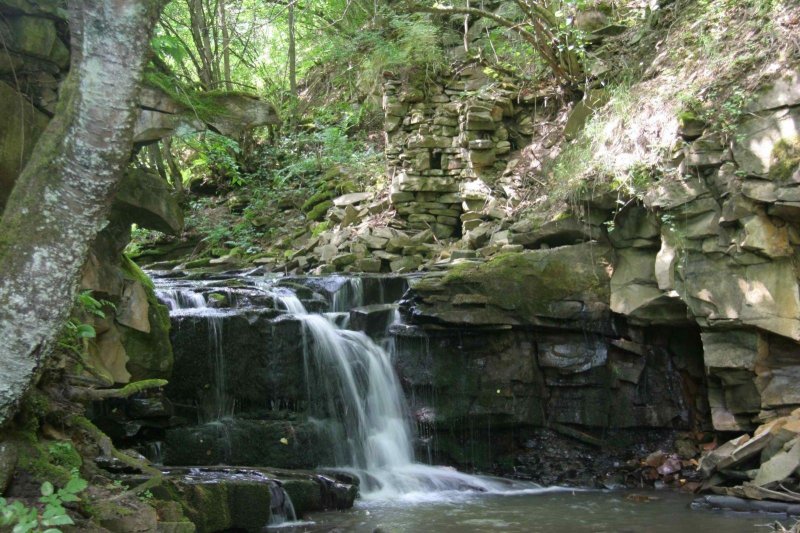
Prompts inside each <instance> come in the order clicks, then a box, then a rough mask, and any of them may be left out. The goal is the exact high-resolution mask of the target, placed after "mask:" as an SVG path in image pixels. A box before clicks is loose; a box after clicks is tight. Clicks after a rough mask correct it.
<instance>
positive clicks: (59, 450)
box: [47, 441, 83, 470]
mask: <svg viewBox="0 0 800 533" xmlns="http://www.w3.org/2000/svg"><path fill="white" fill-rule="evenodd" d="M47 455H48V456H49V457H50V463H51V464H54V465H56V466H60V467H62V468H66V469H68V470H74V469H77V468H79V467H80V466H81V464H82V463H83V460H82V459H81V456H80V454H79V453H78V451H77V450H76V449H75V447H74V446H73V445H72V443H71V442H69V441H63V442H54V443H52V444H50V445H49V446H48V447H47Z"/></svg>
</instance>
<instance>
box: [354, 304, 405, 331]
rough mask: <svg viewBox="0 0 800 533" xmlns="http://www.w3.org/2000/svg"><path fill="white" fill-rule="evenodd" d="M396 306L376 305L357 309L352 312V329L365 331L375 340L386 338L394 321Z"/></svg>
mask: <svg viewBox="0 0 800 533" xmlns="http://www.w3.org/2000/svg"><path fill="white" fill-rule="evenodd" d="M396 312H397V305H396V304H375V305H368V306H364V307H356V308H355V309H351V310H350V326H349V327H350V328H351V329H354V330H356V331H363V332H364V333H366V334H367V335H369V336H370V337H373V338H381V337H385V336H386V332H387V329H388V327H389V325H390V324H391V323H392V322H393V321H394V317H395V314H396Z"/></svg>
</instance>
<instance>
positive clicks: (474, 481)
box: [279, 294, 501, 499]
mask: <svg viewBox="0 0 800 533" xmlns="http://www.w3.org/2000/svg"><path fill="white" fill-rule="evenodd" d="M279 299H280V301H281V303H282V305H283V306H284V307H285V308H286V309H287V310H290V312H291V313H292V314H294V316H295V318H296V319H298V320H300V321H301V322H302V324H303V339H302V341H303V344H304V355H305V358H306V360H305V367H306V373H307V377H308V382H309V395H310V398H309V402H310V404H311V405H312V406H313V407H314V408H315V409H316V410H317V411H318V412H317V413H316V415H317V416H320V417H321V418H322V419H323V420H324V422H322V421H321V422H320V425H321V426H323V427H324V428H325V429H326V430H327V431H328V432H329V434H330V437H331V445H332V446H333V448H334V456H335V459H336V465H335V466H336V467H338V468H341V469H345V470H348V471H350V472H352V473H354V474H355V475H357V476H358V477H359V479H360V482H361V494H362V497H364V498H366V499H393V498H397V497H412V498H413V497H414V495H419V494H420V493H430V492H436V491H449V490H477V491H495V490H500V489H501V484H499V483H498V482H497V481H493V480H489V479H486V478H480V477H476V476H470V475H467V474H463V473H460V472H457V471H455V470H452V469H449V468H443V467H433V466H428V465H423V464H420V463H416V462H415V461H414V452H413V446H412V431H411V426H410V424H409V419H410V417H409V416H407V408H406V405H405V400H404V397H403V393H402V389H401V387H400V383H399V381H398V379H397V376H396V375H395V372H394V369H393V367H392V362H391V356H390V354H389V353H388V352H387V351H386V350H384V349H383V348H381V347H380V346H378V345H377V344H375V343H374V342H373V341H372V340H371V339H370V338H369V337H368V336H367V335H365V334H364V333H362V332H357V331H350V330H346V329H340V328H339V327H337V325H336V324H335V323H334V322H333V321H332V320H330V319H329V318H328V317H326V316H324V315H319V314H309V313H307V312H306V310H305V309H304V308H303V307H302V302H300V300H299V299H298V298H297V297H296V296H295V295H293V294H284V295H281V296H279ZM312 382H313V383H314V386H313V387H312V386H311V385H310V384H311V383H312Z"/></svg>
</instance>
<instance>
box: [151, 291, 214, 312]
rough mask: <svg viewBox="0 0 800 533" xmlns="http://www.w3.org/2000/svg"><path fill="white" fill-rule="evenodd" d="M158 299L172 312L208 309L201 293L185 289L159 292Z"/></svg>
mask: <svg viewBox="0 0 800 533" xmlns="http://www.w3.org/2000/svg"><path fill="white" fill-rule="evenodd" d="M158 299H159V300H161V301H162V302H164V305H166V306H167V307H168V308H169V310H170V311H175V310H178V309H198V308H203V307H207V306H206V299H205V297H204V296H203V295H202V294H201V293H199V292H195V291H190V290H184V289H164V290H159V291H158Z"/></svg>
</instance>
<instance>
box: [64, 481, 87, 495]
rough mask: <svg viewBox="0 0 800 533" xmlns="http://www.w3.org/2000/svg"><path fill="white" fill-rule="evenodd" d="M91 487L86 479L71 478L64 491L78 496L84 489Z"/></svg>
mask: <svg viewBox="0 0 800 533" xmlns="http://www.w3.org/2000/svg"><path fill="white" fill-rule="evenodd" d="M88 486H89V482H88V481H86V480H85V479H81V478H79V477H73V478H70V480H69V481H68V482H67V485H66V486H65V487H64V490H65V491H67V492H71V493H73V494H77V493H79V492H81V491H82V490H83V489H85V488H86V487H88Z"/></svg>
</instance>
